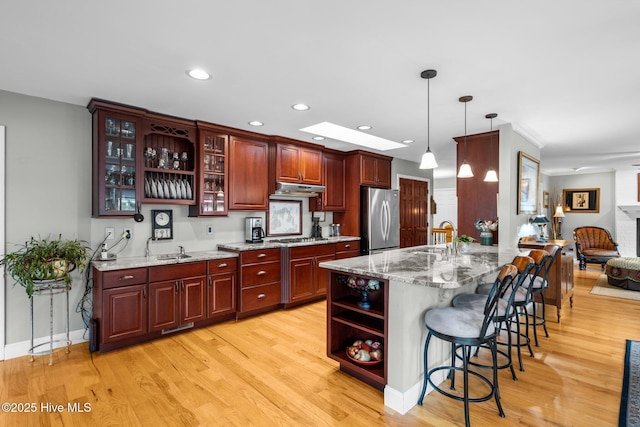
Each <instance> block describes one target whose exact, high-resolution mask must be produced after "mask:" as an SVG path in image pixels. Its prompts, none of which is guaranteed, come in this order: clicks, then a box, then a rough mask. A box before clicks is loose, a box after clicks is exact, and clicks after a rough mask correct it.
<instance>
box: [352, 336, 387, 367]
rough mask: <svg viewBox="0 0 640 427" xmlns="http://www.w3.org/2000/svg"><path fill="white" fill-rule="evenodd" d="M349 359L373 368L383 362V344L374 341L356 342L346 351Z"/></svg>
mask: <svg viewBox="0 0 640 427" xmlns="http://www.w3.org/2000/svg"><path fill="white" fill-rule="evenodd" d="M346 354H347V357H348V358H349V359H350V360H352V361H353V362H355V363H357V364H359V365H365V366H371V365H377V364H378V363H380V362H382V355H383V352H382V344H380V342H378V341H373V340H366V341H362V340H356V341H354V343H353V344H351V345H350V346H349V347H347V349H346Z"/></svg>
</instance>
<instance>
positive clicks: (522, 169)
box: [516, 151, 540, 215]
mask: <svg viewBox="0 0 640 427" xmlns="http://www.w3.org/2000/svg"><path fill="white" fill-rule="evenodd" d="M539 182H540V161H539V160H538V159H536V158H535V157H532V156H530V155H528V154H527V153H525V152H523V151H520V152H518V207H517V212H516V213H517V214H518V215H519V214H537V213H538V193H539V191H538V183H539Z"/></svg>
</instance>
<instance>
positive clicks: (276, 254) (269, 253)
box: [240, 248, 280, 265]
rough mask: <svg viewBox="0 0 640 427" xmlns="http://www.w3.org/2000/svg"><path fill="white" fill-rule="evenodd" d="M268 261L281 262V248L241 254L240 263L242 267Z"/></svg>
mask: <svg viewBox="0 0 640 427" xmlns="http://www.w3.org/2000/svg"><path fill="white" fill-rule="evenodd" d="M267 261H280V248H274V249H263V250H257V251H246V252H241V253H240V262H241V264H242V265H246V264H254V263H256V262H267Z"/></svg>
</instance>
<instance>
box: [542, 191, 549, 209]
mask: <svg viewBox="0 0 640 427" xmlns="http://www.w3.org/2000/svg"><path fill="white" fill-rule="evenodd" d="M542 207H543V208H548V207H549V192H548V191H543V192H542Z"/></svg>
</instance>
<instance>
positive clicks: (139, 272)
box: [102, 267, 147, 289]
mask: <svg viewBox="0 0 640 427" xmlns="http://www.w3.org/2000/svg"><path fill="white" fill-rule="evenodd" d="M102 283H103V285H102V287H103V289H109V288H117V287H119V286H128V285H139V284H143V283H147V269H146V268H145V267H141V268H130V269H127V270H115V271H105V272H104V273H102Z"/></svg>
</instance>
